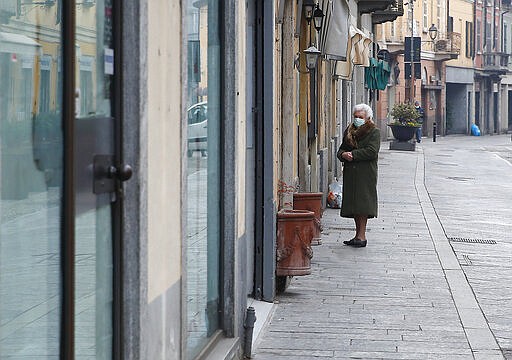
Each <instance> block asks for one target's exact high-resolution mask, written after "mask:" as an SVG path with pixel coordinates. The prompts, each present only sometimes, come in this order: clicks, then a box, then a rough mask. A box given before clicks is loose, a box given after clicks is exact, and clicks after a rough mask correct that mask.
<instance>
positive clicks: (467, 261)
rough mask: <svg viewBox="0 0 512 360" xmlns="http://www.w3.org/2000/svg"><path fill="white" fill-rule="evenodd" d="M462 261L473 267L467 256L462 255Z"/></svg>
mask: <svg viewBox="0 0 512 360" xmlns="http://www.w3.org/2000/svg"><path fill="white" fill-rule="evenodd" d="M462 259H464V261H465V262H466V265H473V262H472V261H471V259H470V258H469V256H468V255H466V254H462Z"/></svg>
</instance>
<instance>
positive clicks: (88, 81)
mask: <svg viewBox="0 0 512 360" xmlns="http://www.w3.org/2000/svg"><path fill="white" fill-rule="evenodd" d="M93 63H94V58H93V57H92V56H81V57H80V114H81V115H82V116H85V115H87V114H89V113H93V112H94V107H93V94H94V91H93V90H94V84H93V82H92V69H93Z"/></svg>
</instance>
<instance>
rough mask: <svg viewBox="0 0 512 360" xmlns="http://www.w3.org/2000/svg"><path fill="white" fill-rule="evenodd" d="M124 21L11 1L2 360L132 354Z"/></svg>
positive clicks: (0, 38)
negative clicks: (125, 291)
mask: <svg viewBox="0 0 512 360" xmlns="http://www.w3.org/2000/svg"><path fill="white" fill-rule="evenodd" d="M113 16H114V12H113V4H112V0H83V1H80V2H75V1H69V2H67V1H66V2H63V1H38V2H35V1H34V2H33V1H19V0H3V1H0V358H1V359H4V358H5V359H29V358H30V359H58V358H72V357H74V358H76V359H112V358H116V357H119V356H120V355H119V354H118V352H116V351H115V350H114V348H115V343H116V342H115V341H114V333H115V332H114V328H115V326H114V315H113V314H114V309H118V308H119V306H114V300H116V302H117V304H119V303H120V300H119V298H118V297H116V296H115V292H114V288H115V286H117V284H116V283H115V281H114V273H115V266H116V265H117V263H116V262H115V261H114V260H115V259H117V258H116V256H115V254H114V250H113V249H114V246H119V240H117V241H115V237H114V236H113V233H114V229H113V223H118V222H117V220H119V218H120V217H119V215H118V212H117V211H118V210H117V209H119V207H120V206H119V204H118V203H117V204H116V206H114V205H113V204H114V203H115V202H116V201H117V200H118V199H117V198H116V194H117V191H116V190H117V188H118V187H119V180H126V179H128V178H129V177H130V175H131V169H130V168H129V167H128V166H125V167H122V168H121V167H119V166H117V167H116V164H117V163H118V162H119V156H115V155H116V151H115V150H116V147H115V146H116V141H115V140H116V139H115V137H116V134H117V133H118V131H117V129H118V127H119V124H118V123H116V122H115V120H114V115H115V111H114V109H115V107H114V106H113V105H114V102H113V95H114V94H115V93H116V91H115V90H114V86H113V84H114V80H117V78H116V79H115V78H114V70H115V68H114V66H115V64H114V55H115V54H114V52H115V51H114V36H113V35H114V34H113V32H114V31H113ZM70 55H71V56H70ZM73 58H75V61H74V62H72V60H70V59H73ZM70 79H71V80H70ZM73 83H74V85H73ZM73 109H74V114H73ZM70 154H71V155H70ZM114 220H116V221H114ZM116 313H118V312H116ZM116 334H118V332H116Z"/></svg>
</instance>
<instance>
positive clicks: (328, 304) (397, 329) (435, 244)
mask: <svg viewBox="0 0 512 360" xmlns="http://www.w3.org/2000/svg"><path fill="white" fill-rule="evenodd" d="M379 167H380V170H379V171H380V174H379V217H378V218H377V219H371V220H369V223H368V225H369V226H368V228H369V231H368V233H367V237H368V247H366V248H361V249H355V248H352V247H347V246H344V245H343V244H342V241H343V240H347V239H350V238H351V237H352V236H353V232H354V224H353V221H352V220H351V219H344V218H340V217H339V215H338V210H333V209H327V210H326V211H325V212H324V216H323V219H322V222H323V224H324V232H323V235H322V239H323V244H322V245H320V246H315V247H314V248H313V249H314V257H313V259H312V274H311V275H309V276H303V277H296V278H294V279H293V281H292V283H291V285H290V287H289V288H288V289H287V290H286V292H285V293H283V294H281V295H280V296H279V297H278V299H279V304H278V305H277V306H276V309H275V313H274V315H273V317H272V319H271V320H270V322H269V324H268V325H267V327H266V328H265V329H264V330H263V332H262V334H261V335H260V337H259V338H258V340H257V341H256V344H255V348H254V351H253V354H254V358H255V359H257V360H264V359H268V360H280V359H301V360H307V359H353V358H356V359H449V360H457V359H485V360H492V359H503V356H502V354H501V351H500V350H499V348H498V345H497V343H496V340H495V339H494V336H493V335H492V333H491V331H490V330H489V327H488V325H487V322H486V321H485V318H484V316H483V315H482V313H481V310H480V307H479V305H478V303H477V302H476V300H475V297H474V295H473V293H472V291H471V288H470V287H469V285H468V283H467V280H466V277H465V276H464V273H463V272H462V270H461V268H460V265H459V262H458V261H457V258H456V256H455V255H454V253H453V250H452V248H451V247H450V244H449V242H448V240H447V239H446V236H445V234H444V232H443V229H442V227H441V224H440V223H439V220H438V218H437V215H436V213H435V211H434V209H433V207H432V204H431V202H430V198H429V196H428V193H427V191H426V189H425V187H424V183H423V180H424V170H423V169H424V164H423V152H422V149H421V147H419V148H418V149H417V151H415V152H400V151H389V150H387V144H386V143H383V144H382V150H381V153H380V160H379Z"/></svg>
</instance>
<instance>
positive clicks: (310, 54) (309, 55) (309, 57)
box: [293, 45, 321, 74]
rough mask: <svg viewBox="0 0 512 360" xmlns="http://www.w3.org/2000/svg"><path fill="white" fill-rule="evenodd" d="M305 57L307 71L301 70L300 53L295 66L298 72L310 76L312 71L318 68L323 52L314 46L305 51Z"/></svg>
mask: <svg viewBox="0 0 512 360" xmlns="http://www.w3.org/2000/svg"><path fill="white" fill-rule="evenodd" d="M303 53H304V55H305V57H306V68H307V70H306V71H304V70H301V69H300V55H301V54H300V53H297V57H296V58H295V60H294V61H293V62H294V65H295V68H296V69H297V71H298V72H299V73H301V74H308V73H309V72H310V71H311V70H313V69H315V68H316V64H317V62H318V58H319V56H320V54H321V52H320V51H319V50H318V49H317V48H316V47H315V46H314V45H313V46H310V47H308V48H307V49H306V50H304V51H303Z"/></svg>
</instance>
